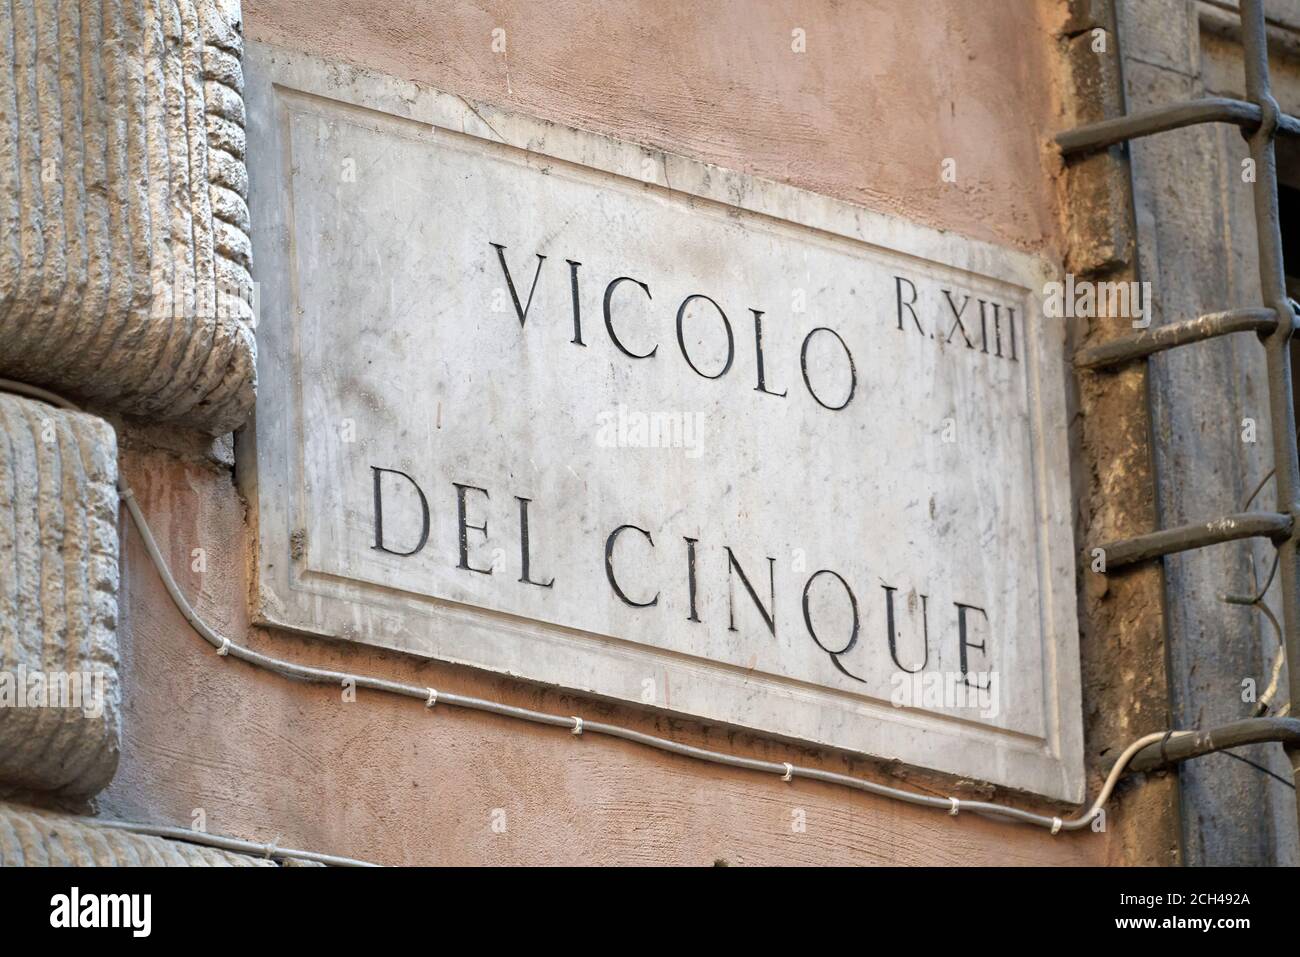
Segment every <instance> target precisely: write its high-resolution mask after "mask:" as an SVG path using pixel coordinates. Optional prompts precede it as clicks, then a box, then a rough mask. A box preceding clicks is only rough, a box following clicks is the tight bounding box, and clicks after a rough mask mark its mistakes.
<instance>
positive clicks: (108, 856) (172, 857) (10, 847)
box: [0, 804, 276, 867]
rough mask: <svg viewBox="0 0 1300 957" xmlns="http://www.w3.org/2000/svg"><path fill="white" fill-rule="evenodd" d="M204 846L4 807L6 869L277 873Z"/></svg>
mask: <svg viewBox="0 0 1300 957" xmlns="http://www.w3.org/2000/svg"><path fill="white" fill-rule="evenodd" d="M274 866H276V862H275V861H273V860H270V859H268V858H261V857H250V856H249V855H247V854H237V853H235V852H233V851H225V850H221V849H220V848H215V847H205V846H204V845H202V844H187V843H185V842H184V841H173V840H169V839H167V838H163V837H154V836H153V835H151V834H132V833H131V832H129V831H122V830H116V829H113V828H106V827H95V826H94V825H92V824H89V823H85V822H83V821H80V820H77V819H75V818H70V817H67V816H65V815H62V814H51V813H49V812H46V811H37V810H34V809H31V808H25V807H19V806H17V805H13V804H0V867H274Z"/></svg>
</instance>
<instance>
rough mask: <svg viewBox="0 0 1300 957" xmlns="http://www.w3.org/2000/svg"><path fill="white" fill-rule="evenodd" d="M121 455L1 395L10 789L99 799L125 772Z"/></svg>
mask: <svg viewBox="0 0 1300 957" xmlns="http://www.w3.org/2000/svg"><path fill="white" fill-rule="evenodd" d="M116 480H117V445H116V441H115V438H114V435H113V430H112V428H111V427H109V425H108V424H107V423H105V422H103V421H101V420H100V419H97V418H95V417H94V416H90V415H83V414H80V413H72V412H64V411H61V410H59V409H55V408H53V407H52V406H49V405H46V404H44V403H42V402H35V401H32V400H28V399H21V398H17V397H15V396H12V395H6V394H0V784H3V785H6V786H9V787H12V788H29V789H36V790H47V791H58V792H61V793H64V794H68V795H88V794H93V793H95V792H96V791H98V790H99V789H100V788H102V787H103V786H104V785H105V784H107V783H108V781H109V779H110V778H112V776H113V772H114V770H115V769H116V767H117V759H118V749H119V742H120V736H121V732H120V717H119V704H118V701H119V688H118V655H117V585H118V562H117V555H118V540H117V526H116V515H117V489H116Z"/></svg>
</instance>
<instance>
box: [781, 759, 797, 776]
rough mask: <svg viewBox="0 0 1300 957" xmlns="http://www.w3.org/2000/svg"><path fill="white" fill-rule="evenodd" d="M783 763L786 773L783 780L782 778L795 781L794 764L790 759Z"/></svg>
mask: <svg viewBox="0 0 1300 957" xmlns="http://www.w3.org/2000/svg"><path fill="white" fill-rule="evenodd" d="M781 763H782V764H784V765H785V774H783V775H781V780H782V781H793V780H794V765H793V764H791V763H790V762H789V761H782V762H781Z"/></svg>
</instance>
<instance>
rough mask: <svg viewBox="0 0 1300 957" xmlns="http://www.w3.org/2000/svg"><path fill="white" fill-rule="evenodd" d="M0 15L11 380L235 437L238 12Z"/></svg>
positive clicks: (3, 305)
mask: <svg viewBox="0 0 1300 957" xmlns="http://www.w3.org/2000/svg"><path fill="white" fill-rule="evenodd" d="M0 20H2V21H3V22H4V23H5V29H4V30H0V376H8V377H11V378H17V379H22V380H24V381H26V382H30V383H34V384H39V385H44V386H47V387H49V388H53V389H55V390H57V391H61V392H64V393H67V394H71V395H76V396H80V397H82V398H83V399H86V400H88V401H89V402H91V403H93V404H94V405H95V406H97V407H99V408H104V409H113V410H117V411H121V412H125V413H128V414H133V415H142V416H148V417H150V418H153V419H169V420H176V421H178V422H182V423H184V424H188V425H193V426H196V427H199V428H202V429H205V430H207V431H209V432H211V433H213V434H219V433H221V432H226V431H229V430H231V429H233V428H235V427H237V426H238V425H240V424H241V423H242V422H243V421H244V419H245V418H246V417H247V415H248V413H249V412H250V411H251V409H252V404H253V394H254V389H255V369H254V358H255V346H254V341H253V331H252V325H253V311H252V309H251V307H250V306H249V304H248V303H249V302H250V301H251V300H252V295H251V289H252V284H251V277H250V273H249V269H250V265H251V246H250V243H249V238H248V236H249V220H248V207H247V205H246V203H245V200H246V197H247V192H248V177H247V173H246V170H245V165H244V159H245V157H244V105H243V98H242V92H241V91H242V84H243V77H242V72H241V67H240V58H241V55H242V37H241V22H240V11H239V4H238V2H237V0H157V2H146V0H103V2H96V0H90V2H84V3H70V2H60V0H0ZM10 25H12V26H10Z"/></svg>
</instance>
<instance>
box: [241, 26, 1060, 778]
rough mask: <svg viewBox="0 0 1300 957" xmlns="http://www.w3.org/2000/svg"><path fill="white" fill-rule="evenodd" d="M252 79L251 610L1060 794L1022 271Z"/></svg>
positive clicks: (1051, 387)
mask: <svg viewBox="0 0 1300 957" xmlns="http://www.w3.org/2000/svg"><path fill="white" fill-rule="evenodd" d="M247 74H248V83H249V86H248V91H247V101H248V107H249V150H248V152H249V168H250V177H251V181H252V203H251V205H252V213H253V221H254V224H255V226H254V243H255V260H256V267H257V268H256V279H257V280H258V281H259V282H260V284H261V316H260V325H259V328H258V342H259V356H258V367H259V383H260V384H259V395H258V400H257V414H256V427H255V430H254V429H249V430H246V434H245V435H244V437H243V439H242V442H241V450H240V454H241V469H240V471H241V475H242V476H243V478H244V481H245V483H246V487H247V490H248V494H249V500H250V501H254V502H256V519H257V528H258V544H259V562H258V574H259V579H258V587H257V606H258V607H257V614H258V618H259V620H261V621H263V622H265V623H269V624H273V625H277V626H281V627H286V628H291V629H294V630H298V631H303V632H307V633H310V634H315V635H321V636H328V637H333V638H342V639H347V640H352V641H359V642H364V643H367V644H373V645H379V646H383V647H386V648H395V649H401V650H403V651H407V652H412V653H415V654H417V655H422V656H427V657H430V658H437V659H441V660H445V661H451V662H458V663H463V664H468V665H472V666H475V667H478V668H484V669H490V670H492V671H497V672H503V673H507V674H510V675H515V676H518V677H520V678H525V679H530V680H535V681H540V682H546V683H549V684H553V685H556V686H560V687H564V688H571V689H577V690H580V691H584V692H589V693H592V694H595V695H600V696H604V697H607V698H610V699H618V700H623V701H629V702H633V703H635V704H638V705H647V706H650V707H654V708H659V709H664V710H666V711H670V712H675V713H679V714H684V715H690V716H693V717H696V718H699V719H702V720H704V721H707V722H711V723H725V724H727V725H732V726H737V727H741V728H748V729H754V730H756V731H759V732H763V733H767V734H772V735H777V736H781V737H784V738H787V739H792V740H799V741H806V742H812V743H815V744H818V745H822V746H829V747H834V748H840V749H845V750H848V751H852V752H859V753H865V754H870V755H874V756H879V757H883V758H897V759H899V760H901V761H904V762H907V763H909V764H914V765H919V766H924V767H928V768H934V769H937V770H940V771H945V772H950V773H953V774H959V775H963V776H968V777H974V778H978V779H982V780H987V781H990V782H993V783H995V784H999V785H1004V786H1008V787H1012V788H1018V789H1023V790H1027V791H1031V792H1036V793H1040V794H1045V795H1049V796H1052V797H1055V798H1063V799H1069V800H1078V799H1080V798H1081V797H1082V788H1083V774H1082V754H1081V728H1080V705H1079V676H1078V652H1077V636H1076V625H1075V612H1074V606H1075V591H1074V555H1073V544H1072V536H1071V502H1070V497H1069V481H1068V454H1067V445H1066V437H1065V432H1066V419H1065V385H1066V372H1065V368H1064V364H1063V335H1062V332H1063V331H1062V329H1061V328H1060V326H1059V325H1057V324H1053V323H1052V322H1050V321H1047V320H1044V319H1043V318H1042V317H1041V305H1039V303H1041V296H1040V291H1041V287H1042V284H1043V282H1044V281H1045V279H1046V278H1048V274H1047V272H1046V267H1045V266H1044V265H1043V264H1042V263H1041V262H1040V261H1039V260H1036V259H1034V258H1032V257H1030V256H1027V255H1025V254H1023V253H1019V252H1014V251H1010V250H1005V249H998V248H994V247H992V246H989V245H985V244H981V243H977V242H972V241H970V240H966V239H962V238H959V237H957V236H954V235H952V234H947V233H941V232H936V231H933V230H930V229H927V228H923V227H920V226H917V225H914V224H910V223H906V222H903V221H900V220H896V219H892V218H889V217H885V216H882V215H880V214H877V213H872V212H869V211H866V210H863V209H860V208H857V207H854V206H850V205H847V204H844V203H840V202H836V201H833V200H830V199H827V198H825V197H821V196H817V195H814V194H810V193H806V192H802V191H800V190H796V189H792V188H790V187H786V186H781V185H777V184H773V183H770V182H766V181H762V180H756V179H754V178H752V177H747V176H743V175H739V174H737V173H733V172H729V171H726V170H722V169H718V168H715V167H710V166H706V165H703V164H700V163H696V162H693V161H690V160H685V159H682V158H680V157H676V156H666V155H664V154H662V153H659V152H654V151H648V150H646V149H644V148H641V147H638V146H636V145H633V144H628V143H622V142H618V141H614V140H610V139H608V138H604V137H600V136H596V135H593V134H590V133H585V132H580V131H576V130H572V129H567V128H563V127H559V126H555V125H553V124H549V123H545V122H541V121H538V120H535V119H531V118H528V117H525V116H520V115H517V114H512V113H509V112H506V111H502V110H500V109H496V108H492V107H487V106H483V105H478V104H470V103H467V102H465V101H464V100H462V99H461V98H459V97H455V96H451V95H448V94H443V93H439V92H437V91H434V90H430V89H427V88H424V87H419V86H416V85H413V84H410V83H406V82H403V81H398V80H395V79H392V78H388V77H383V76H378V75H375V74H372V73H367V72H364V71H360V70H357V69H354V68H350V67H345V66H342V65H338V64H330V63H326V62H323V61H319V60H315V59H312V58H310V57H305V56H303V55H301V54H296V53H291V52H286V51H282V50H278V49H275V48H271V47H265V46H259V45H257V44H251V45H250V50H249V54H248V62H247ZM937 163H938V160H936V164H937ZM937 169H938V167H937V165H936V172H935V176H936V177H937V176H938V173H937ZM918 175H922V174H921V173H919V172H918ZM927 175H928V174H927Z"/></svg>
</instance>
